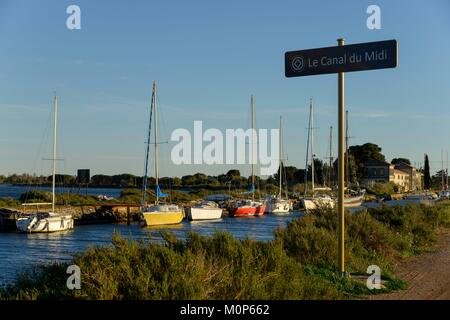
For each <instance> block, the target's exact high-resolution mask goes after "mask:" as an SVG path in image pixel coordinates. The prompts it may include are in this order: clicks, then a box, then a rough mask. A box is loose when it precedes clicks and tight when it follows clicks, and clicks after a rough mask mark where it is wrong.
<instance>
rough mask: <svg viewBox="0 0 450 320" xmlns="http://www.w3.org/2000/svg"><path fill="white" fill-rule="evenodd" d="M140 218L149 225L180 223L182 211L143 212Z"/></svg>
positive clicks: (182, 216) (182, 215)
mask: <svg viewBox="0 0 450 320" xmlns="http://www.w3.org/2000/svg"><path fill="white" fill-rule="evenodd" d="M142 218H143V221H144V223H145V225H146V226H148V227H151V226H161V225H170V224H178V223H181V221H183V218H184V214H183V212H182V211H164V212H157V211H154V212H143V213H142Z"/></svg>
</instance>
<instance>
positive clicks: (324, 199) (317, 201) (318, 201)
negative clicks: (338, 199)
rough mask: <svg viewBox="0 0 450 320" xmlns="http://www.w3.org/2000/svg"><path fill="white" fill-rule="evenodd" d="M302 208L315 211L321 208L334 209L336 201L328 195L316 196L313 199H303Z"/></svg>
mask: <svg viewBox="0 0 450 320" xmlns="http://www.w3.org/2000/svg"><path fill="white" fill-rule="evenodd" d="M301 206H302V207H303V208H304V209H305V210H315V209H320V208H327V207H329V208H334V206H335V200H334V199H333V198H331V197H330V196H328V195H314V196H312V197H303V198H302V199H301Z"/></svg>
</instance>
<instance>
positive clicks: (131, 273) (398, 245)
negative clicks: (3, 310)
mask: <svg viewBox="0 0 450 320" xmlns="http://www.w3.org/2000/svg"><path fill="white" fill-rule="evenodd" d="M440 227H450V207H449V206H448V203H447V204H446V203H442V204H438V205H436V206H425V205H419V206H418V205H409V206H403V207H401V206H397V207H385V206H383V207H381V208H377V209H368V210H363V211H361V212H358V213H355V214H348V213H347V215H346V267H347V271H348V272H350V273H351V274H355V275H366V270H367V267H368V266H369V265H377V266H379V267H380V268H381V272H382V279H383V280H384V285H385V288H384V289H382V290H377V291H371V290H369V289H368V288H367V287H366V285H365V283H364V282H361V281H357V280H354V279H352V278H345V277H344V278H342V277H339V276H338V275H337V272H336V271H337V270H336V267H335V265H336V260H337V242H336V239H337V217H336V213H335V211H333V210H331V209H330V210H317V211H315V212H312V213H311V214H308V215H306V216H305V217H303V218H299V219H295V220H293V221H292V222H291V223H290V224H289V225H288V227H286V228H284V229H278V230H276V232H275V235H274V240H272V241H269V242H259V241H254V240H250V239H245V240H238V239H236V238H234V237H233V236H231V235H230V234H228V233H224V232H217V233H216V234H215V235H213V236H211V237H204V236H201V235H199V234H197V233H189V234H188V236H187V239H186V240H179V239H176V238H175V236H174V235H173V234H170V233H164V234H163V235H164V239H165V241H164V243H153V242H143V241H141V242H137V241H129V240H126V239H124V238H123V237H121V236H120V235H117V234H115V235H114V236H113V239H112V244H111V245H109V246H103V247H91V248H89V249H87V250H86V251H85V252H83V253H80V254H77V255H75V256H74V258H73V261H71V262H70V263H68V264H76V265H78V266H79V267H80V269H81V279H82V280H81V281H82V285H81V290H74V291H70V290H68V289H66V286H65V284H66V279H67V274H66V268H67V265H68V264H52V265H46V266H40V267H35V268H33V269H30V270H25V271H24V272H23V273H22V274H21V275H20V276H19V277H18V279H17V281H16V282H15V283H14V284H13V285H12V286H10V287H9V288H7V289H4V290H2V291H1V292H0V298H2V299H127V300H129V299H231V300H238V299H349V298H359V297H363V296H365V295H368V294H375V293H381V292H389V291H392V290H398V289H402V288H405V287H406V283H405V282H404V281H402V280H401V279H398V278H397V277H396V276H395V273H394V268H393V266H394V264H395V263H396V262H398V261H399V260H400V259H402V258H404V257H408V256H411V255H415V254H417V253H419V252H421V251H422V250H424V249H426V248H428V247H429V246H430V245H431V244H432V243H433V242H434V240H435V234H436V231H437V229H438V228H440ZM366 276H367V275H366Z"/></svg>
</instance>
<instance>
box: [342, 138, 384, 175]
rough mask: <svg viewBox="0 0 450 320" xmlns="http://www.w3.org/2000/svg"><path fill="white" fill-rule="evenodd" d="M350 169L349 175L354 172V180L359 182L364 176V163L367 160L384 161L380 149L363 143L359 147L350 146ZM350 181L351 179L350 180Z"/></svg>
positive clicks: (371, 144)
mask: <svg viewBox="0 0 450 320" xmlns="http://www.w3.org/2000/svg"><path fill="white" fill-rule="evenodd" d="M349 154H350V161H349V163H350V164H351V168H349V170H350V173H351V172H356V178H357V180H358V181H361V179H362V177H363V176H364V162H366V161H369V160H380V161H386V158H385V156H384V155H383V154H382V153H381V147H379V146H378V145H376V144H374V143H370V142H369V143H365V144H363V145H361V146H351V147H350V148H349ZM350 180H352V179H350Z"/></svg>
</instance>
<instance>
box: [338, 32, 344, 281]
mask: <svg viewBox="0 0 450 320" xmlns="http://www.w3.org/2000/svg"><path fill="white" fill-rule="evenodd" d="M337 42H338V45H339V46H344V43H345V40H344V39H342V38H341V39H338V40H337ZM344 111H345V108H344V72H339V73H338V215H339V235H338V237H339V239H338V255H339V257H338V265H339V274H340V275H341V276H343V275H344V274H345V259H344V257H345V249H344V247H345V242H344V241H345V239H344V222H345V221H344V219H345V217H344V169H345V168H344V148H345V146H344Z"/></svg>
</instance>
